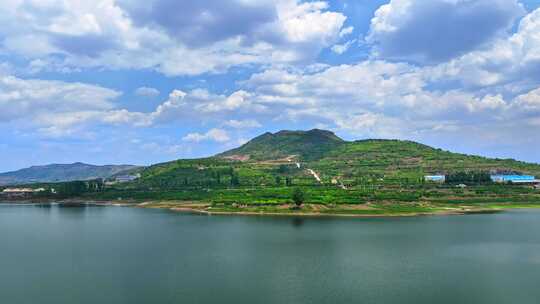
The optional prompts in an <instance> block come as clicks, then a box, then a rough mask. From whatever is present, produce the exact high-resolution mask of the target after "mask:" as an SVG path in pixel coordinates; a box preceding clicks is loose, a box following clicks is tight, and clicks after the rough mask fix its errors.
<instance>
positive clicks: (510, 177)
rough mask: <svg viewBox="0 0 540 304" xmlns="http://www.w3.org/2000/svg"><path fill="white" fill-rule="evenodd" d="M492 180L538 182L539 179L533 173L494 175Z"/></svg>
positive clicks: (497, 181) (498, 181)
mask: <svg viewBox="0 0 540 304" xmlns="http://www.w3.org/2000/svg"><path fill="white" fill-rule="evenodd" d="M491 180H492V181H493V182H495V183H518V184H519V183H536V182H538V180H537V179H536V177H534V176H532V175H503V174H501V175H492V176H491Z"/></svg>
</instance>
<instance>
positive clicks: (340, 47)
mask: <svg viewBox="0 0 540 304" xmlns="http://www.w3.org/2000/svg"><path fill="white" fill-rule="evenodd" d="M355 42H356V40H349V41H347V42H345V43H343V44H336V45H334V46H333V47H332V48H331V50H332V52H334V53H336V54H338V55H341V54H343V53H345V52H347V51H348V50H349V48H350V47H351V45H353V44H354V43H355Z"/></svg>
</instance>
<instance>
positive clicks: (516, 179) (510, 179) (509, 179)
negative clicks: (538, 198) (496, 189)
mask: <svg viewBox="0 0 540 304" xmlns="http://www.w3.org/2000/svg"><path fill="white" fill-rule="evenodd" d="M490 178H491V181H492V182H494V183H501V184H510V183H512V184H530V185H535V186H536V188H539V187H538V186H540V179H536V177H535V176H532V175H519V174H496V175H491V176H490ZM424 180H425V181H426V182H434V183H445V182H446V175H426V176H424Z"/></svg>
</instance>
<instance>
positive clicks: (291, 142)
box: [217, 129, 345, 161]
mask: <svg viewBox="0 0 540 304" xmlns="http://www.w3.org/2000/svg"><path fill="white" fill-rule="evenodd" d="M344 143H345V141H344V140H343V139H341V138H339V137H337V136H336V135H335V134H334V133H332V132H330V131H325V130H318V129H314V130H310V131H280V132H277V133H275V134H272V133H269V132H268V133H265V134H263V135H261V136H258V137H256V138H254V139H252V140H251V141H249V142H248V143H246V144H245V145H243V146H241V147H239V148H237V149H233V150H230V151H227V152H225V153H222V154H219V155H217V156H218V157H222V158H229V159H240V160H242V159H243V160H248V159H249V160H269V159H274V160H275V159H280V158H287V157H292V156H296V157H297V158H298V159H300V160H303V161H309V160H316V159H319V158H321V157H322V156H324V155H325V154H326V153H328V152H329V151H331V150H333V149H335V148H336V147H338V146H340V145H342V144H344Z"/></svg>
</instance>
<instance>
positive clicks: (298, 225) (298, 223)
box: [292, 217, 305, 228]
mask: <svg viewBox="0 0 540 304" xmlns="http://www.w3.org/2000/svg"><path fill="white" fill-rule="evenodd" d="M304 221H305V219H304V218H301V217H294V218H293V219H292V225H293V227H295V228H301V227H302V226H304Z"/></svg>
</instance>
